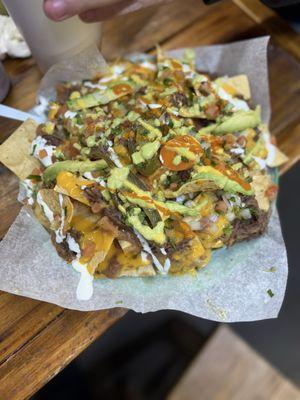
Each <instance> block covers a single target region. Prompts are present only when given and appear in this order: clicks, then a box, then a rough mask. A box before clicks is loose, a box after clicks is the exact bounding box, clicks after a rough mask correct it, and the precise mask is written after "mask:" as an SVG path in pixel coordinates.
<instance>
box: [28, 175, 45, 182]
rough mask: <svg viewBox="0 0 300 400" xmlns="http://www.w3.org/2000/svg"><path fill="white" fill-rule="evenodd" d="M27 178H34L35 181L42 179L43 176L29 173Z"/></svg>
mask: <svg viewBox="0 0 300 400" xmlns="http://www.w3.org/2000/svg"><path fill="white" fill-rule="evenodd" d="M27 179H32V180H34V181H38V182H40V181H41V180H42V177H41V176H40V175H28V176H27Z"/></svg>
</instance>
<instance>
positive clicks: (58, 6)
mask: <svg viewBox="0 0 300 400" xmlns="http://www.w3.org/2000/svg"><path fill="white" fill-rule="evenodd" d="M119 1H120V0H84V1H82V0H44V12H45V14H46V15H47V17H48V18H50V19H52V20H54V21H62V20H64V19H67V18H69V17H72V16H74V15H77V14H82V13H85V12H86V11H88V10H93V9H96V8H100V7H106V6H109V5H115V4H116V3H119Z"/></svg>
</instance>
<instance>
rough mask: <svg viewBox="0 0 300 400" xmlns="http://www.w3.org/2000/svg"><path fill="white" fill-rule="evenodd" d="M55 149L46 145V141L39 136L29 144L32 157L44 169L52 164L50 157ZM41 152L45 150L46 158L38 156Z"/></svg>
mask: <svg viewBox="0 0 300 400" xmlns="http://www.w3.org/2000/svg"><path fill="white" fill-rule="evenodd" d="M55 148H56V147H55V146H50V145H47V141H46V139H44V138H42V137H41V136H37V137H36V138H35V139H34V140H33V142H32V143H31V152H32V153H33V156H34V157H36V158H38V159H39V160H40V161H41V163H42V164H43V165H44V166H45V167H48V166H49V165H52V164H53V161H52V155H53V151H54V150H55ZM41 150H45V152H46V153H47V156H46V157H40V156H39V152H40V151H41Z"/></svg>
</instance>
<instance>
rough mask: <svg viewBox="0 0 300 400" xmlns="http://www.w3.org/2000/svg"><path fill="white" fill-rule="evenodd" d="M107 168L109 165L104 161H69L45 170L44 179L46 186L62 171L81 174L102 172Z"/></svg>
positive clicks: (59, 162) (60, 162)
mask: <svg viewBox="0 0 300 400" xmlns="http://www.w3.org/2000/svg"><path fill="white" fill-rule="evenodd" d="M105 167H107V164H106V162H105V161H104V160H97V161H90V160H87V161H77V160H67V161H58V162H56V163H54V164H53V165H50V166H49V167H48V168H46V169H45V171H44V173H43V179H44V182H45V183H46V184H48V183H50V182H51V181H53V180H54V179H55V178H56V176H57V174H58V173H59V172H60V171H68V172H80V173H81V174H83V173H85V172H90V171H96V170H102V169H104V168H105Z"/></svg>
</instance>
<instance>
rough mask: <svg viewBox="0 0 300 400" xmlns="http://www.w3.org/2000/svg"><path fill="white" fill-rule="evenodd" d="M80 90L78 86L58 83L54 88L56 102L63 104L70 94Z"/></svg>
mask: <svg viewBox="0 0 300 400" xmlns="http://www.w3.org/2000/svg"><path fill="white" fill-rule="evenodd" d="M80 89H81V86H80V85H72V86H67V85H66V84H64V83H60V84H58V85H57V86H56V100H57V101H58V102H59V103H65V102H66V101H67V100H68V99H69V97H70V94H71V93H72V92H74V91H80Z"/></svg>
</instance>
